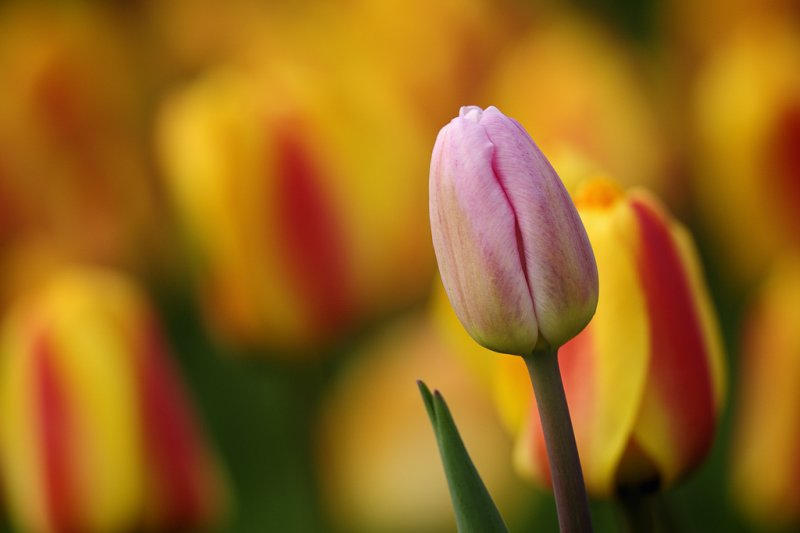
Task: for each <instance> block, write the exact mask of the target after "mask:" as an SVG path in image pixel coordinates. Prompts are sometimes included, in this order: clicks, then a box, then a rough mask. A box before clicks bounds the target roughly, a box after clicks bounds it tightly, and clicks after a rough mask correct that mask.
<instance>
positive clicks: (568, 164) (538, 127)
mask: <svg viewBox="0 0 800 533" xmlns="http://www.w3.org/2000/svg"><path fill="white" fill-rule="evenodd" d="M544 73H546V75H545V74H544ZM646 74H647V72H646V71H645V70H644V69H643V68H642V66H641V65H639V64H638V63H637V61H636V56H635V54H634V52H633V49H631V48H626V47H625V45H624V43H623V42H622V41H621V40H619V39H617V38H615V36H614V35H613V34H612V33H611V32H610V31H609V30H607V29H605V28H603V27H602V26H601V25H599V24H597V23H596V22H592V21H590V20H588V19H583V18H580V17H578V16H576V15H574V14H569V13H568V12H567V13H561V14H549V15H548V14H545V15H544V16H541V17H540V18H538V19H537V20H536V21H535V22H534V24H532V26H531V28H530V29H529V30H528V32H527V33H526V34H525V35H524V36H522V37H521V38H519V39H517V41H516V42H514V43H513V44H512V45H511V46H509V47H508V49H507V50H506V51H505V53H504V54H503V55H501V56H499V58H498V61H497V65H496V67H495V69H494V70H493V72H492V74H491V75H490V76H489V77H488V81H487V82H486V89H485V93H484V97H485V99H486V101H487V102H492V103H496V104H497V106H498V107H499V108H500V109H503V110H504V112H506V113H507V114H508V115H509V116H512V117H515V118H516V119H517V120H519V122H520V123H521V124H522V125H523V126H524V127H525V129H527V130H528V132H529V133H530V134H531V136H532V137H533V138H534V139H536V142H537V144H538V145H539V146H540V147H541V149H542V151H543V152H544V153H545V154H547V156H548V158H549V159H550V161H551V163H552V164H553V166H554V168H555V169H556V171H557V172H558V174H559V176H561V178H562V179H563V180H564V183H565V185H566V186H567V189H568V190H570V191H572V190H573V186H574V185H577V183H576V182H575V180H572V179H570V178H571V175H572V172H570V169H571V168H572V167H573V166H574V165H575V164H576V161H580V165H581V166H582V167H585V168H586V169H588V170H591V171H593V172H597V171H603V172H609V173H611V174H612V175H614V176H617V177H618V179H619V180H620V181H621V182H622V183H623V184H624V185H626V186H630V185H645V186H647V187H650V188H652V189H654V190H656V191H658V192H659V193H660V194H662V195H664V196H665V197H666V198H669V199H670V200H672V201H674V202H676V203H679V202H680V201H681V189H682V185H681V184H680V183H676V182H675V181H674V177H673V176H674V173H671V172H667V169H668V168H669V163H670V157H671V153H670V147H669V145H668V144H667V140H666V139H665V138H664V136H663V135H662V134H661V131H662V129H663V127H662V125H661V124H660V122H659V116H658V114H657V113H656V106H655V104H656V102H655V101H653V95H652V92H653V91H652V88H651V87H650V86H649V85H648V80H647V76H646Z"/></svg>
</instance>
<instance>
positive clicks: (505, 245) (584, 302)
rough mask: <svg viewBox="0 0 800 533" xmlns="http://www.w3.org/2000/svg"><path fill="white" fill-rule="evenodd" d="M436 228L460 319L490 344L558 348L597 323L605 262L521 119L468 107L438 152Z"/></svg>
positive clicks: (510, 348) (433, 201)
mask: <svg viewBox="0 0 800 533" xmlns="http://www.w3.org/2000/svg"><path fill="white" fill-rule="evenodd" d="M430 214H431V232H432V234H433V246H434V250H435V251H436V258H437V260H438V261H439V271H440V274H441V276H442V282H443V283H444V287H445V290H446V291H447V295H448V297H449V298H450V302H451V303H452V305H453V308H454V309H455V311H456V315H458V318H459V320H461V323H462V324H463V325H464V327H465V328H466V330H467V331H468V332H469V333H470V335H472V337H473V338H474V339H475V340H476V341H477V342H478V343H480V344H481V345H483V346H486V347H487V348H489V349H492V350H495V351H498V352H504V353H511V354H517V355H529V354H530V353H531V352H533V350H534V349H535V348H541V347H547V348H557V347H558V346H560V345H561V344H563V343H564V342H566V341H567V340H569V339H570V338H572V337H573V336H574V335H575V334H577V333H578V332H579V331H580V330H581V329H583V327H584V326H585V325H586V324H587V323H588V322H589V319H590V318H591V316H592V313H594V309H595V306H596V304H597V270H596V266H595V263H594V258H593V256H592V249H591V247H590V246H589V241H588V239H587V238H586V232H585V231H584V229H583V226H582V225H581V222H580V219H579V218H578V215H577V213H576V211H575V207H574V206H573V205H572V201H571V200H570V198H569V195H568V194H567V192H566V190H565V189H564V186H563V185H562V183H561V180H559V178H558V176H557V175H556V173H555V171H554V170H553V169H552V167H551V166H550V164H549V163H548V162H547V159H546V158H545V157H544V155H543V154H542V153H541V152H540V151H539V149H538V148H537V147H536V145H535V144H534V142H533V140H532V139H531V138H530V137H529V136H528V134H527V133H525V130H524V129H523V128H522V126H520V125H519V123H517V122H516V121H514V120H513V119H510V118H508V117H506V116H505V115H503V114H502V113H501V112H500V111H498V110H497V109H496V108H495V107H489V108H488V109H486V110H485V111H483V110H481V109H480V108H478V107H463V108H461V113H460V114H459V116H458V117H456V118H454V119H453V120H452V121H451V122H450V123H449V124H448V125H447V126H445V127H444V128H442V130H441V131H440V132H439V136H438V138H437V139H436V144H435V146H434V148H433V156H432V158H431V176H430Z"/></svg>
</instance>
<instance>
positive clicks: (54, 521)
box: [0, 270, 223, 533]
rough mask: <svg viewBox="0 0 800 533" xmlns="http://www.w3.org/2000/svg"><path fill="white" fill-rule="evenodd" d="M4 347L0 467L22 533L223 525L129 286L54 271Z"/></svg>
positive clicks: (166, 366)
mask: <svg viewBox="0 0 800 533" xmlns="http://www.w3.org/2000/svg"><path fill="white" fill-rule="evenodd" d="M0 342H1V344H0V464H1V465H2V469H0V471H1V472H2V474H1V475H2V480H3V486H4V496H5V498H6V499H7V503H8V507H9V509H10V514H11V517H12V519H13V521H14V522H15V523H16V525H17V526H18V527H19V529H20V530H24V531H31V532H35V533H59V532H69V531H83V532H86V533H110V532H117V531H119V532H124V531H133V530H137V528H142V529H143V530H146V531H151V530H154V531H165V530H166V531H174V530H185V529H193V528H197V527H202V526H206V525H209V524H210V523H211V522H212V521H213V520H214V519H215V518H216V516H217V515H218V514H219V511H220V510H221V504H222V496H223V491H222V486H221V485H220V479H219V477H218V472H217V470H216V464H215V462H214V460H213V457H212V455H211V454H210V453H209V450H208V449H207V447H206V444H205V442H204V440H203V439H202V438H201V437H202V434H201V433H200V432H199V428H198V427H197V424H196V421H195V419H194V416H193V414H192V412H191V409H190V406H189V404H188V402H187V398H186V397H185V395H184V392H183V390H182V388H181V385H180V382H179V380H178V379H177V376H176V375H175V371H174V369H173V368H172V366H171V364H170V361H169V359H168V356H167V351H166V350H167V348H166V345H165V342H164V339H163V336H162V335H161V333H160V331H159V328H158V326H157V324H156V321H155V317H154V316H153V315H152V310H151V309H150V308H149V306H148V304H147V303H146V301H145V300H144V298H143V297H142V295H141V294H140V293H139V292H138V291H137V289H136V288H135V287H134V286H132V285H131V284H130V282H128V281H126V280H125V279H124V278H121V277H117V276H116V275H114V274H111V273H109V272H103V271H95V270H67V271H64V272H61V273H59V274H56V275H55V276H54V277H53V278H52V279H50V280H49V281H48V282H47V283H45V284H44V285H43V286H42V287H40V288H39V289H37V290H35V291H33V292H31V293H30V294H29V295H28V296H27V298H24V299H22V300H20V301H19V302H18V303H16V304H15V305H13V306H12V308H11V311H10V314H9V316H8V318H7V320H6V321H5V323H4V327H3V330H2V339H1V340H0Z"/></svg>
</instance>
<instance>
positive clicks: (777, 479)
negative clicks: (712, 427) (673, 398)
mask: <svg viewBox="0 0 800 533" xmlns="http://www.w3.org/2000/svg"><path fill="white" fill-rule="evenodd" d="M798 298H800V259H798V257H797V256H788V257H787V256H782V257H781V258H780V260H779V261H778V262H777V265H775V266H774V267H773V269H772V270H771V272H770V274H769V276H768V277H767V278H766V280H765V281H764V283H763V284H762V286H761V287H760V288H759V290H758V292H757V293H756V297H755V299H754V300H753V301H752V302H751V304H750V305H749V309H748V312H747V314H746V318H745V324H744V326H745V327H744V335H743V339H742V343H741V347H742V348H741V349H742V352H741V355H740V365H741V366H740V368H739V376H741V378H740V379H741V382H740V384H739V389H738V390H739V391H740V392H739V401H738V402H737V408H736V416H735V421H736V425H735V426H736V431H735V433H734V438H733V440H732V442H733V443H734V446H733V450H732V454H731V459H732V461H731V474H732V475H731V489H732V493H733V497H734V498H735V501H736V503H737V504H738V506H739V508H740V509H741V510H742V511H743V512H744V513H745V514H746V515H747V516H748V518H750V519H752V520H753V521H755V522H757V523H760V524H763V525H771V526H784V527H787V526H791V525H795V526H796V525H797V524H800V489H799V488H798V485H797V480H798V476H800V462H798V460H797V451H798V444H800V395H798V394H797V391H798V388H800V311H799V310H798V308H797V302H798Z"/></svg>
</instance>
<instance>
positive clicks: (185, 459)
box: [137, 319, 221, 529]
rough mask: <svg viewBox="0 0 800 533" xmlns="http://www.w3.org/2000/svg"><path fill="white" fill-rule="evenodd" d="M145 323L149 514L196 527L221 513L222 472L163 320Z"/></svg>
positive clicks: (143, 402) (141, 367) (142, 362)
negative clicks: (173, 358)
mask: <svg viewBox="0 0 800 533" xmlns="http://www.w3.org/2000/svg"><path fill="white" fill-rule="evenodd" d="M143 322H144V325H145V327H144V328H143V331H141V332H140V335H141V338H140V339H139V342H141V343H142V344H141V348H142V349H141V352H140V354H141V356H140V357H139V359H138V360H137V366H138V368H137V371H138V378H139V398H140V407H141V411H142V424H143V433H144V435H143V438H144V441H145V452H146V453H147V456H148V459H149V461H150V462H151V463H152V467H151V468H150V480H149V481H150V483H151V486H149V487H148V489H149V490H148V498H147V500H148V507H149V508H148V509H147V511H148V512H149V513H150V516H149V517H148V519H149V520H152V521H153V522H154V523H155V524H156V525H157V526H160V527H167V526H169V527H173V528H178V529H194V528H197V527H200V526H201V525H203V524H207V523H210V522H212V521H213V519H214V518H216V514H217V511H218V509H217V508H216V506H215V504H216V503H218V502H219V501H220V496H221V494H220V493H219V491H218V490H217V479H216V474H217V473H216V471H215V469H214V464H213V462H212V460H211V458H210V457H209V455H208V454H207V453H206V450H205V448H204V441H203V440H202V439H200V436H201V435H200V432H199V430H198V428H197V424H196V422H195V420H194V416H193V413H192V412H191V410H190V409H189V403H188V401H187V399H186V398H185V397H184V395H183V394H182V393H181V392H182V387H181V384H180V382H179V381H178V379H177V376H176V373H175V371H174V370H173V368H172V366H171V364H170V361H169V356H168V354H167V353H166V348H165V344H164V341H163V338H162V334H161V332H160V331H159V329H158V327H157V323H156V322H155V321H154V320H152V319H150V320H147V319H146V320H144V321H143Z"/></svg>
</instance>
